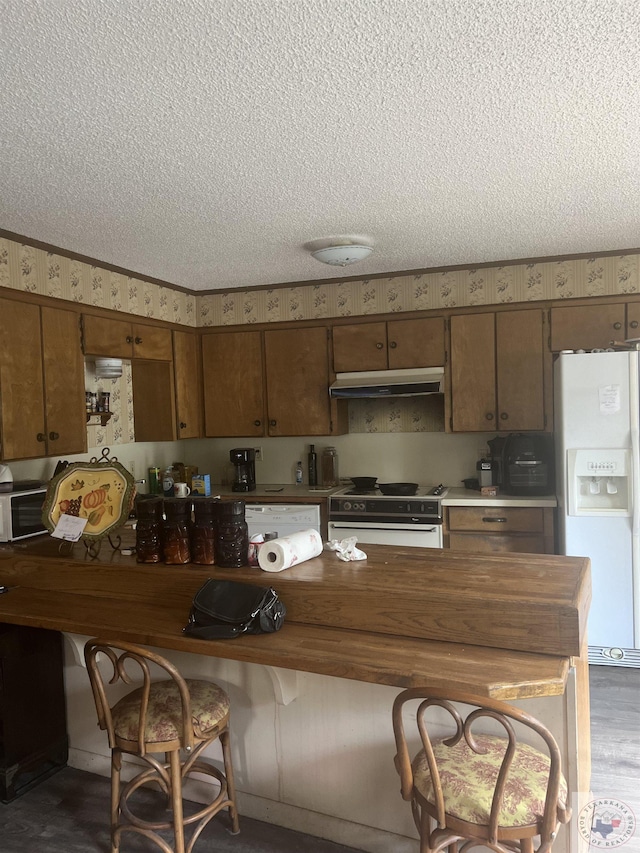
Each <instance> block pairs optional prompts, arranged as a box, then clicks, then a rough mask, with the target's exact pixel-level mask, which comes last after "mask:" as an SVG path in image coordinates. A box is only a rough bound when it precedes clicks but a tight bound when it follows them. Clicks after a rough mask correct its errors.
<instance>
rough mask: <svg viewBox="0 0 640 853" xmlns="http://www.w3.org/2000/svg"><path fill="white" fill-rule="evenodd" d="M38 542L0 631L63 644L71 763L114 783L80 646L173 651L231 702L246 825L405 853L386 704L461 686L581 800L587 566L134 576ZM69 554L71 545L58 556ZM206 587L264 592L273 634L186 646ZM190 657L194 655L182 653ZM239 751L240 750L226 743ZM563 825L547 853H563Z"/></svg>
mask: <svg viewBox="0 0 640 853" xmlns="http://www.w3.org/2000/svg"><path fill="white" fill-rule="evenodd" d="M58 546H59V543H58V542H57V541H55V540H52V539H50V538H49V537H45V538H43V539H41V540H38V541H32V542H30V543H28V544H23V545H17V546H15V547H11V546H0V584H4V585H5V586H6V587H8V588H9V589H8V591H7V592H6V593H5V594H3V595H0V622H6V623H13V624H18V625H27V626H35V627H41V628H49V629H53V630H57V631H62V632H64V633H65V635H66V636H67V638H68V639H69V647H70V646H71V645H74V644H75V652H74V653H73V654H72V653H71V652H70V651H69V649H68V650H67V658H68V662H67V666H66V668H65V681H66V691H67V704H68V715H67V717H68V727H69V738H70V744H71V750H70V763H72V764H73V765H74V766H76V767H80V768H83V769H89V770H91V771H92V772H99V773H103V774H104V775H108V770H109V763H108V756H107V750H106V744H105V743H104V742H103V740H104V739H103V738H100V737H99V736H100V733H99V732H98V731H97V727H95V709H94V708H93V706H92V699H91V696H90V691H89V688H88V679H87V677H86V672H84V671H83V670H82V668H81V666H80V665H78V664H79V663H81V654H80V652H81V648H82V645H83V643H84V640H85V638H86V636H87V635H90V636H96V635H101V636H105V637H116V638H120V639H124V640H129V641H132V642H137V643H141V644H144V645H148V646H152V647H155V648H158V649H160V650H165V652H166V654H167V656H169V657H170V659H172V660H174V661H175V662H176V663H177V665H178V666H179V667H180V668H181V670H183V671H186V674H187V677H210V678H213V679H214V680H216V681H218V682H219V683H220V684H221V685H222V686H224V687H225V689H227V690H228V692H229V693H230V696H231V702H232V709H233V711H232V738H234V737H235V738H236V746H235V751H236V758H235V760H236V764H237V778H238V786H239V790H240V791H241V801H240V804H241V809H240V810H241V813H243V814H247V815H248V816H251V817H255V818H258V819H262V820H267V821H271V822H273V823H277V824H280V825H283V826H289V827H290V828H292V829H298V830H302V831H305V832H309V833H312V834H316V835H321V836H322V837H325V838H329V839H332V840H334V841H337V842H339V843H342V844H346V845H349V846H352V847H356V848H358V849H362V850H368V851H371V853H379V851H382V850H390V849H393V850H394V851H398V853H413V851H415V850H416V849H417V842H416V841H415V831H414V827H413V824H412V821H411V817H410V810H409V809H408V808H407V806H406V803H404V802H403V801H402V800H401V798H400V795H399V793H398V780H397V776H396V774H395V771H394V768H393V751H394V750H393V737H392V732H391V705H392V702H393V698H394V697H395V695H397V692H398V690H399V689H401V688H405V687H409V686H418V685H423V686H424V685H427V686H429V685H433V686H434V687H435V686H437V687H442V688H447V687H451V688H452V689H453V688H456V689H459V688H460V687H464V689H465V690H466V691H468V692H472V693H476V694H478V695H480V696H491V697H494V698H499V699H504V700H508V701H512V702H515V703H516V704H518V705H520V706H521V707H523V708H525V709H527V710H530V711H531V713H533V714H534V715H535V716H538V717H540V718H541V719H543V721H544V722H545V723H546V724H547V725H549V727H550V728H551V730H552V731H553V732H554V735H555V736H556V739H557V740H558V741H559V744H560V748H561V752H562V754H563V759H564V765H565V775H567V778H568V780H569V784H570V788H571V790H572V791H576V792H578V791H583V790H588V786H589V701H588V668H587V663H586V622H587V614H588V608H589V603H590V597H591V587H590V572H589V563H588V560H586V559H581V558H573V557H559V556H548V555H528V554H504V555H492V554H486V553H483V554H469V553H466V552H448V551H446V550H443V551H440V550H431V549H421V548H398V547H390V546H382V545H378V546H373V545H372V546H365V550H366V552H367V559H366V560H363V561H357V562H342V561H340V560H339V559H338V557H337V555H336V554H335V553H333V552H330V551H325V552H323V554H322V555H321V556H320V557H317V558H316V559H313V560H309V561H307V562H305V563H302V564H301V565H299V566H296V567H292V568H290V569H287V570H285V571H283V572H280V573H268V572H263V571H262V570H261V569H259V568H249V567H246V568H242V569H222V568H218V567H217V566H212V567H198V566H194V565H187V566H165V565H163V564H158V565H142V564H138V563H136V561H135V557H130V556H122V555H121V554H120V553H119V552H117V551H112V550H111V548H110V547H109V545H108V543H107V542H104V543H103V545H102V549H101V552H100V554H99V556H98V558H97V559H95V560H92V559H89V558H88V557H87V555H86V552H85V549H84V547H83V546H82V545H81V544H77V545H75V546H73V550H72V552H71V553H70V554H68V555H67V556H62V555H61V554H60V553H59V552H58ZM65 548H66V549H67V550H68V549H69V546H68V545H66V543H65V544H64V545H63V549H65ZM208 577H216V578H226V579H232V580H238V581H242V582H247V583H255V584H261V585H264V586H273V587H274V588H275V589H276V591H277V592H278V594H279V595H280V597H281V599H282V600H283V601H284V603H285V604H286V607H287V618H286V621H285V624H284V626H283V628H282V629H281V630H280V631H278V632H277V633H275V634H266V635H264V634H263V635H257V636H245V637H240V638H238V639H235V640H215V641H206V640H196V639H192V638H189V637H186V636H185V635H184V634H183V633H182V628H183V626H184V625H185V624H186V621H187V617H188V613H189V608H190V604H191V600H192V598H193V595H194V593H195V592H196V590H197V589H198V588H199V587H200V586H201V584H202V583H203V582H204V581H205V580H206V579H207V578H208ZM185 653H186V654H185ZM232 748H233V740H232ZM571 831H572V830H571V829H570V828H569V829H567V830H563V834H562V836H561V837H559V839H558V841H557V842H556V844H555V846H554V853H568V851H569V848H570V842H571V837H570V835H571Z"/></svg>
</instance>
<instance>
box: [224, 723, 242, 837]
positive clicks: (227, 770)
mask: <svg viewBox="0 0 640 853" xmlns="http://www.w3.org/2000/svg"><path fill="white" fill-rule="evenodd" d="M220 743H221V744H222V758H223V761H224V775H225V776H226V777H227V796H228V797H229V799H230V800H231V805H230V806H229V817H230V818H231V832H232V833H233V834H234V835H235V834H236V833H238V832H240V822H239V819H238V808H237V803H236V783H235V780H234V778H233V764H232V763H231V746H230V743H229V729H225V731H223V732H222V734H221V735H220Z"/></svg>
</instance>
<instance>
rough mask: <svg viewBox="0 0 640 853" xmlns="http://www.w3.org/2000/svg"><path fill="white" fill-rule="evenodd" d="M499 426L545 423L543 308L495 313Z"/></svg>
mask: <svg viewBox="0 0 640 853" xmlns="http://www.w3.org/2000/svg"><path fill="white" fill-rule="evenodd" d="M496 361H497V386H496V387H497V415H498V422H497V424H496V428H497V429H499V430H507V431H509V432H513V431H514V430H541V429H544V427H545V397H544V390H545V383H544V371H545V347H544V323H543V312H542V311H536V310H531V311H504V312H502V313H500V314H496Z"/></svg>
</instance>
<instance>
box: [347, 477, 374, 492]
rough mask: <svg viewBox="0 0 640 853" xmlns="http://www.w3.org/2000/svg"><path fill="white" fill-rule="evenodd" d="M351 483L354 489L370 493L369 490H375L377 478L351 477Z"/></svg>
mask: <svg viewBox="0 0 640 853" xmlns="http://www.w3.org/2000/svg"><path fill="white" fill-rule="evenodd" d="M351 482H352V483H353V485H354V486H355V487H356V489H364V490H365V491H371V489H375V487H376V483H377V482H378V478H377V477H352V478H351Z"/></svg>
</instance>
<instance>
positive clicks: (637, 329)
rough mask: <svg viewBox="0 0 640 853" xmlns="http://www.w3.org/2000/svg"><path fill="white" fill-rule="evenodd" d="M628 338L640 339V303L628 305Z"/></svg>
mask: <svg viewBox="0 0 640 853" xmlns="http://www.w3.org/2000/svg"><path fill="white" fill-rule="evenodd" d="M627 337H628V338H638V337H640V302H629V303H628V304H627Z"/></svg>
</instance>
